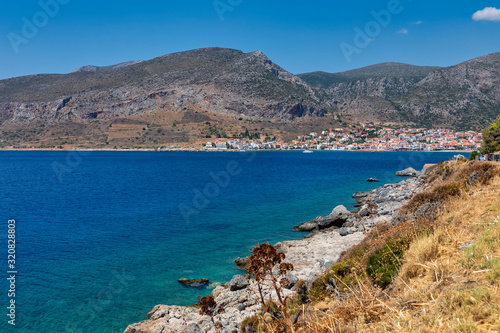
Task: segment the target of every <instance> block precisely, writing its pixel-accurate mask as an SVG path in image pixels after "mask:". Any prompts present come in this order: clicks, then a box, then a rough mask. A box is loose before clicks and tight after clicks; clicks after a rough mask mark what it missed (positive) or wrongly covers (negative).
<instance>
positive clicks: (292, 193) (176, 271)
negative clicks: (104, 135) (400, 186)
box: [0, 151, 453, 332]
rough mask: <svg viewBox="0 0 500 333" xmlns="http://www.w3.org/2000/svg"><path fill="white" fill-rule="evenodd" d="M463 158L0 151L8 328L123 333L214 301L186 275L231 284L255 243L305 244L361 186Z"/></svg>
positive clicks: (3, 327)
mask: <svg viewBox="0 0 500 333" xmlns="http://www.w3.org/2000/svg"><path fill="white" fill-rule="evenodd" d="M451 156H453V153H374V154H370V153H349V152H314V153H313V154H302V153H301V152H295V151H294V152H257V153H183V152H178V153H177V152H171V153H146V152H93V153H90V154H88V153H87V154H85V155H84V156H80V155H78V154H76V153H74V152H73V153H67V152H0V181H1V188H0V221H1V223H3V224H0V225H3V227H2V229H1V230H0V235H1V241H0V247H1V248H2V253H3V254H2V255H1V256H0V272H4V273H3V274H5V275H6V272H7V270H8V269H7V263H6V259H7V242H6V240H7V237H6V235H7V221H8V220H9V219H15V220H16V242H17V244H16V245H17V247H16V268H17V270H18V276H17V279H16V327H15V328H13V327H11V326H10V325H8V324H7V316H6V315H5V314H6V313H7V310H4V311H5V314H2V318H4V320H3V321H2V322H1V323H0V331H2V332H5V331H6V332H10V331H16V332H123V330H124V329H125V328H126V326H127V325H128V324H131V323H134V322H138V321H141V320H145V319H146V315H147V313H148V311H150V310H151V309H152V308H153V307H154V306H155V305H156V304H178V305H188V304H193V303H194V302H195V301H196V296H197V295H206V294H208V293H210V289H209V288H208V289H197V290H193V289H189V288H185V287H183V286H180V285H179V284H178V283H177V279H179V278H180V277H186V278H201V277H206V278H209V279H210V280H211V281H214V282H225V281H227V280H229V279H230V278H231V276H232V275H234V274H237V273H238V272H239V271H238V270H237V268H236V267H235V265H234V263H233V260H234V258H236V257H238V256H245V255H248V253H249V251H250V249H251V248H252V247H253V246H254V245H255V244H256V243H261V242H271V243H273V242H277V241H281V240H285V239H299V238H301V237H303V234H301V233H298V232H294V231H292V227H293V226H294V225H297V224H299V223H300V222H303V221H306V220H310V219H313V218H314V217H316V216H318V215H326V214H328V213H330V211H331V210H332V209H333V208H334V207H335V206H336V205H339V204H343V205H346V206H347V207H348V208H352V207H353V206H352V205H353V204H354V199H352V197H351V195H352V193H354V192H355V191H358V190H368V189H371V188H375V187H377V186H381V185H382V184H384V183H392V182H396V181H399V180H401V178H399V177H395V176H394V173H395V172H396V171H397V170H400V169H404V168H406V167H408V166H413V167H415V168H421V167H422V166H423V165H424V164H425V163H433V162H439V161H441V160H447V159H449V158H450V157H451ZM221 172H225V173H224V174H222V173H221ZM217 175H218V176H217ZM369 177H375V178H378V179H380V180H381V183H368V182H366V179H367V178H369ZM200 193H201V194H200ZM1 281H2V282H1V283H0V294H2V297H1V298H0V300H1V301H2V304H0V308H3V309H5V308H6V306H8V301H9V299H8V298H7V291H8V289H9V286H8V284H7V280H6V279H2V280H1ZM212 287H213V286H212ZM4 305H5V306H4Z"/></svg>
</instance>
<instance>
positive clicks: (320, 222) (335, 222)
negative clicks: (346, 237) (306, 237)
mask: <svg viewBox="0 0 500 333" xmlns="http://www.w3.org/2000/svg"><path fill="white" fill-rule="evenodd" d="M350 215H351V213H350V212H349V211H348V210H347V208H345V207H344V206H342V205H341V206H337V207H335V208H334V209H333V211H332V212H331V213H330V215H328V216H318V217H317V218H315V219H314V220H312V221H309V222H302V224H300V225H298V226H295V227H294V228H293V229H294V230H299V231H312V230H322V229H327V228H330V227H341V226H342V224H343V223H344V222H345V221H347V219H348V218H349V216H350Z"/></svg>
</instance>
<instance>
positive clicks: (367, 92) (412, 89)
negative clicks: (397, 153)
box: [299, 53, 500, 129]
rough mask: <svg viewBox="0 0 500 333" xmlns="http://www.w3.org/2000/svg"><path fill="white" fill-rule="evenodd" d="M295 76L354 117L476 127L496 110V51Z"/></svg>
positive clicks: (499, 58) (499, 67) (499, 72)
mask: <svg viewBox="0 0 500 333" xmlns="http://www.w3.org/2000/svg"><path fill="white" fill-rule="evenodd" d="M299 77H301V78H302V79H303V80H304V81H306V82H307V83H309V84H310V85H312V86H314V87H317V88H318V89H319V90H320V91H322V93H323V99H322V101H323V102H324V103H325V104H327V105H329V107H330V108H333V109H334V110H335V112H338V113H340V114H343V115H345V116H346V117H347V119H351V120H354V121H381V122H396V123H411V124H414V125H417V126H430V127H432V126H434V127H438V126H452V127H455V128H464V129H465V128H474V129H478V128H483V127H484V126H486V124H488V123H490V122H491V121H492V120H493V119H494V118H495V117H496V115H498V114H499V113H500V84H499V83H500V53H494V54H489V55H486V56H483V57H480V58H476V59H473V60H470V61H466V62H464V63H461V64H458V65H456V66H452V67H447V68H439V67H419V66H410V65H405V64H395V63H386V64H380V65H375V66H369V67H366V68H362V69H359V70H353V71H349V72H344V73H337V74H328V73H322V72H316V73H307V74H301V75H299Z"/></svg>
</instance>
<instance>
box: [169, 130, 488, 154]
mask: <svg viewBox="0 0 500 333" xmlns="http://www.w3.org/2000/svg"><path fill="white" fill-rule="evenodd" d="M481 139H482V135H481V133H478V132H475V131H454V130H451V129H424V128H399V129H394V128H390V127H383V126H366V125H365V126H364V127H363V128H362V129H355V130H346V129H342V128H331V129H329V130H325V131H322V132H320V133H316V132H312V133H309V134H307V135H301V136H298V137H297V138H296V140H293V141H291V142H285V141H282V140H277V139H275V138H269V137H268V138H266V140H244V139H236V138H233V139H224V138H219V139H217V140H215V141H208V142H206V143H204V144H203V150H207V151H221V150H222V151H225V150H249V149H251V150H256V149H257V150H260V149H274V150H293V149H303V150H347V151H353V150H362V151H446V150H448V151H450V150H451V151H453V150H456V151H473V150H477V149H478V148H479V147H480V146H481ZM163 149H167V148H163Z"/></svg>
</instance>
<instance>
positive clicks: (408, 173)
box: [396, 168, 420, 177]
mask: <svg viewBox="0 0 500 333" xmlns="http://www.w3.org/2000/svg"><path fill="white" fill-rule="evenodd" d="M419 175H420V172H418V171H417V170H415V169H413V168H406V169H404V170H401V171H398V172H396V176H400V177H418V176H419Z"/></svg>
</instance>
